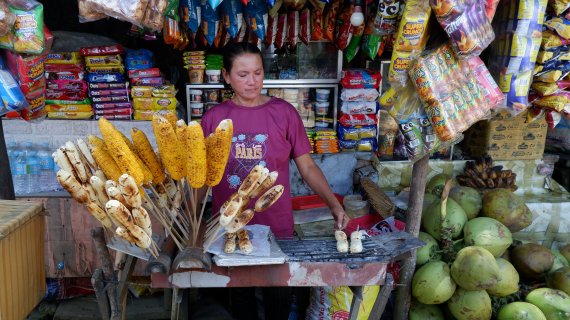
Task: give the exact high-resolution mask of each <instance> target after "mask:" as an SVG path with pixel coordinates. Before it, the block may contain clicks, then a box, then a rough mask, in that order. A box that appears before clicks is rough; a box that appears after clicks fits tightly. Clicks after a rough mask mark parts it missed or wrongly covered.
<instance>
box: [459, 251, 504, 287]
mask: <svg viewBox="0 0 570 320" xmlns="http://www.w3.org/2000/svg"><path fill="white" fill-rule="evenodd" d="M451 277H452V278H453V280H454V281H455V283H457V285H458V286H460V287H461V288H463V289H465V290H485V289H488V288H491V287H493V286H494V285H496V284H497V282H498V281H499V279H500V271H499V266H498V265H497V262H496V260H495V257H494V256H493V255H492V254H491V253H490V252H489V251H487V250H486V249H484V248H481V247H475V246H470V247H465V248H463V249H461V250H460V251H459V252H458V253H457V257H456V258H455V261H453V264H452V265H451Z"/></svg>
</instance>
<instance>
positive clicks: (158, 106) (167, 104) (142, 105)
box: [133, 98, 176, 110]
mask: <svg viewBox="0 0 570 320" xmlns="http://www.w3.org/2000/svg"><path fill="white" fill-rule="evenodd" d="M133 109H135V110H164V109H169V110H172V109H176V98H134V99H133Z"/></svg>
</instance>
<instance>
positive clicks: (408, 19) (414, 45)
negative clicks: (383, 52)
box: [394, 0, 431, 52]
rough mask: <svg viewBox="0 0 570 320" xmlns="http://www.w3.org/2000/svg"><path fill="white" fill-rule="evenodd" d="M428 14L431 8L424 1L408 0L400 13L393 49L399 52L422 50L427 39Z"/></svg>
mask: <svg viewBox="0 0 570 320" xmlns="http://www.w3.org/2000/svg"><path fill="white" fill-rule="evenodd" d="M430 15H431V8H430V7H429V5H428V4H427V3H426V2H425V1H422V0H409V1H408V2H407V3H406V7H405V8H404V12H403V14H402V21H400V26H399V28H398V35H397V37H396V42H395V43H394V50H395V51H400V52H402V51H405V52H412V51H414V50H418V51H421V50H423V48H425V45H426V42H427V39H428V34H427V27H428V22H429V17H430Z"/></svg>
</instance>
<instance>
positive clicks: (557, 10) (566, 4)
mask: <svg viewBox="0 0 570 320" xmlns="http://www.w3.org/2000/svg"><path fill="white" fill-rule="evenodd" d="M548 2H549V3H550V6H551V7H552V9H553V11H554V14H555V15H557V16H559V15H561V14H562V13H563V12H564V11H566V10H567V9H568V8H570V1H568V0H551V1H548Z"/></svg>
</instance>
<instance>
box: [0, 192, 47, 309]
mask: <svg viewBox="0 0 570 320" xmlns="http://www.w3.org/2000/svg"><path fill="white" fill-rule="evenodd" d="M44 232H45V217H44V208H43V205H42V203H41V202H30V201H8V200H0V255H1V256H2V259H0V319H25V318H26V316H27V315H28V314H29V313H30V312H31V311H32V310H33V309H34V308H35V307H36V305H37V304H38V303H39V302H40V301H41V300H42V298H43V297H44V295H45V292H46V281H45V249H44Z"/></svg>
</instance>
